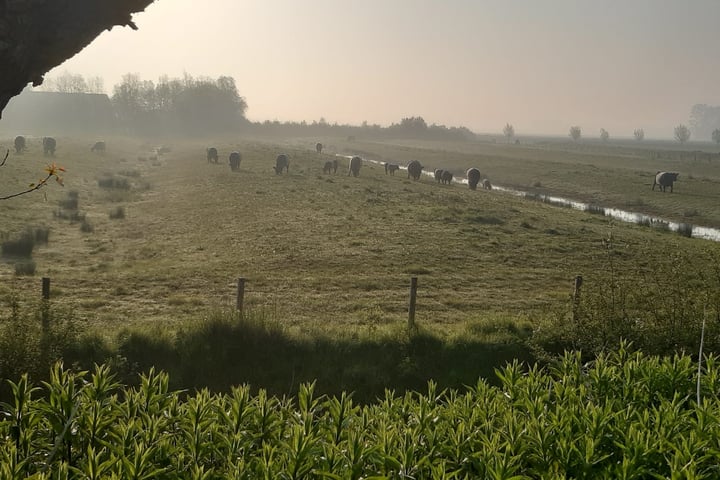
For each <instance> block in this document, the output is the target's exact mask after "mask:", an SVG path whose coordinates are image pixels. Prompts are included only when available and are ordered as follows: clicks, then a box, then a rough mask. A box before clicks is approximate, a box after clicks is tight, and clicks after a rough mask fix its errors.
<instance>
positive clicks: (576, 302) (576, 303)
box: [572, 275, 583, 322]
mask: <svg viewBox="0 0 720 480" xmlns="http://www.w3.org/2000/svg"><path fill="white" fill-rule="evenodd" d="M582 281H583V278H582V275H577V276H576V277H575V289H574V290H573V297H572V298H573V321H575V322H577V320H578V310H579V308H580V288H581V287H582Z"/></svg>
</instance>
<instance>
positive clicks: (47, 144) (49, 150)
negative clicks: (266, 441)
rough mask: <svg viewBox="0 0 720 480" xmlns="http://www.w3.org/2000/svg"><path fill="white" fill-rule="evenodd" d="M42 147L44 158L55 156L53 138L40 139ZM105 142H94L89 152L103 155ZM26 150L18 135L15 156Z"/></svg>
mask: <svg viewBox="0 0 720 480" xmlns="http://www.w3.org/2000/svg"><path fill="white" fill-rule="evenodd" d="M42 147H43V154H44V155H45V156H48V155H49V156H55V150H56V149H57V141H56V140H55V139H54V138H53V137H43V139H42ZM105 149H106V146H105V142H103V141H100V142H95V143H94V144H93V146H92V147H90V151H91V152H95V153H105ZM25 150H27V139H26V138H25V137H24V136H22V135H18V136H17V137H15V154H17V155H20V154H22V153H24V152H25Z"/></svg>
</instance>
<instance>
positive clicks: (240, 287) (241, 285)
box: [237, 277, 245, 316]
mask: <svg viewBox="0 0 720 480" xmlns="http://www.w3.org/2000/svg"><path fill="white" fill-rule="evenodd" d="M244 300H245V278H243V277H240V278H238V283H237V310H238V312H240V315H241V316H242V313H243V302H244Z"/></svg>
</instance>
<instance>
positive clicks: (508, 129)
mask: <svg viewBox="0 0 720 480" xmlns="http://www.w3.org/2000/svg"><path fill="white" fill-rule="evenodd" d="M503 135H505V136H506V137H507V139H508V143H510V141H511V140H512V139H513V137H514V136H515V127H513V126H512V125H510V124H509V123H506V124H505V128H503Z"/></svg>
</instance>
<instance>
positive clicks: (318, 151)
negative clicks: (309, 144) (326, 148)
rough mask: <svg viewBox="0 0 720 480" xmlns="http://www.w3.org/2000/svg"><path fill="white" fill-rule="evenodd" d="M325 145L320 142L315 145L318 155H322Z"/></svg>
mask: <svg viewBox="0 0 720 480" xmlns="http://www.w3.org/2000/svg"><path fill="white" fill-rule="evenodd" d="M322 149H323V144H322V143H320V142H318V143H316V144H315V150H317V153H322Z"/></svg>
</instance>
